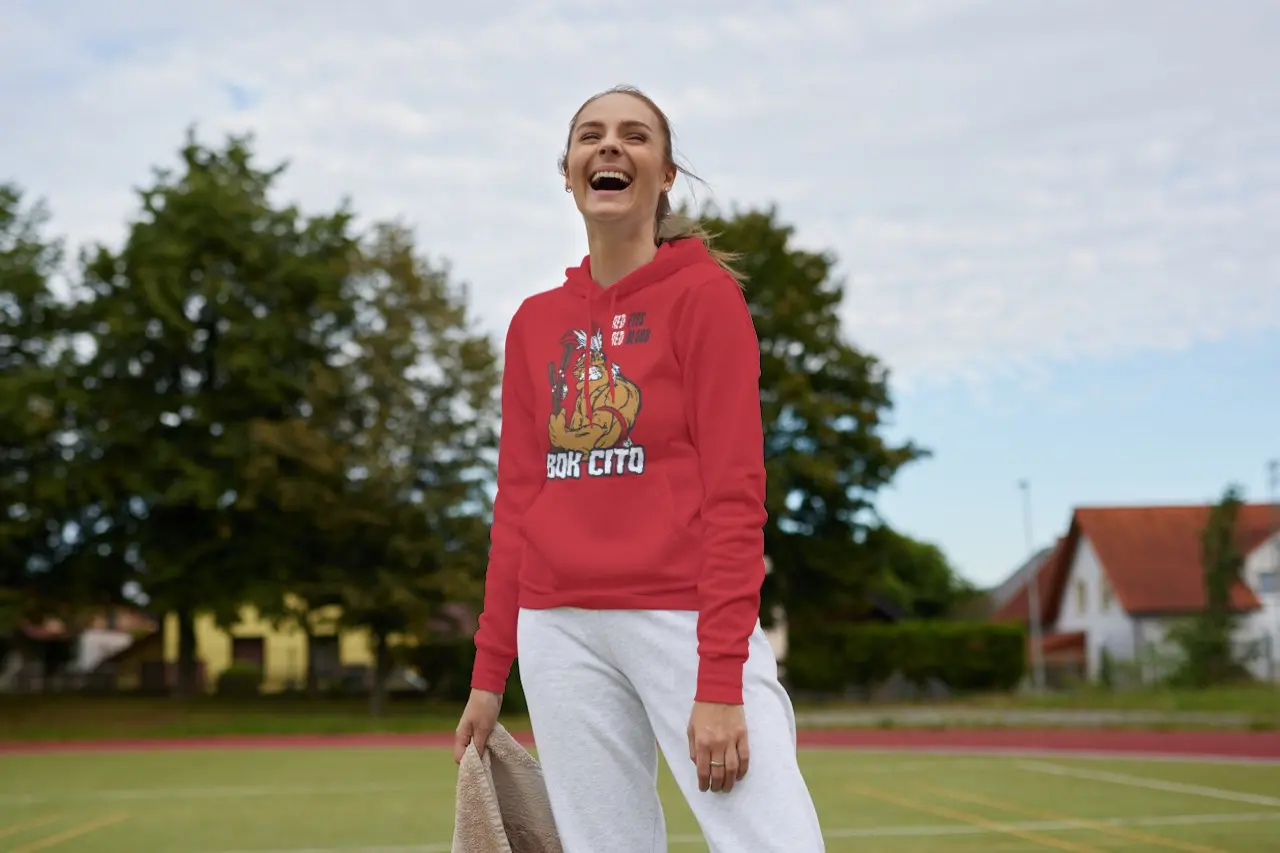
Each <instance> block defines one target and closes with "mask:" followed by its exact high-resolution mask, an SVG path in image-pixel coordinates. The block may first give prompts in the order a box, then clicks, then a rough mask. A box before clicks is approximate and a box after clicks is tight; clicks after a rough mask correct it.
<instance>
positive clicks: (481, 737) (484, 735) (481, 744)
mask: <svg viewBox="0 0 1280 853" xmlns="http://www.w3.org/2000/svg"><path fill="white" fill-rule="evenodd" d="M492 733H493V729H482V728H480V727H479V726H477V727H476V733H475V735H474V736H473V739H474V740H475V744H476V752H478V753H480V755H482V756H483V755H484V748H485V745H486V744H488V743H489V735H491V734H492Z"/></svg>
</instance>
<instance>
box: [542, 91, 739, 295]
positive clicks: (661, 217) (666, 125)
mask: <svg viewBox="0 0 1280 853" xmlns="http://www.w3.org/2000/svg"><path fill="white" fill-rule="evenodd" d="M605 95H630V96H631V97H633V98H635V99H636V100H638V101H640V102H641V103H643V104H644V105H645V106H647V107H648V108H649V109H651V110H652V111H653V114H654V115H655V116H657V117H658V124H659V125H660V126H661V131H662V141H663V153H664V155H665V157H666V160H667V165H668V166H671V167H672V168H674V169H675V170H676V171H677V172H679V173H680V174H682V175H684V176H685V177H687V178H690V179H692V180H695V181H697V182H698V183H700V184H703V185H705V184H706V181H704V180H702V178H699V177H698V176H697V175H695V174H694V173H693V172H692V171H691V170H689V169H688V168H686V167H684V166H682V165H680V164H679V163H677V162H676V160H675V155H674V146H673V145H672V132H671V122H670V120H669V119H668V118H667V115H666V113H664V112H663V111H662V110H661V109H659V107H658V105H657V104H655V103H654V102H653V99H652V98H650V97H649V96H648V95H646V94H645V93H644V92H641V91H640V90H639V89H637V88H636V87H634V86H614V87H613V88H612V89H606V90H605V91H603V92H600V93H598V94H595V95H592V96H591V97H590V98H587V100H586V101H584V102H583V104H582V106H580V107H578V111H577V112H576V113H574V114H573V118H572V119H571V120H570V121H569V138H568V140H566V142H565V146H564V153H563V154H561V155H560V174H561V175H566V174H567V173H568V171H569V146H570V145H572V143H573V128H574V126H575V125H577V123H578V116H580V115H582V111H583V110H584V109H586V108H587V105H588V104H590V103H591V102H592V101H595V100H597V99H599V98H603V97H604V96H605ZM716 236H717V235H715V234H712V233H710V232H708V231H707V230H706V229H705V228H703V227H702V223H701V222H699V221H698V220H697V219H694V218H693V217H690V216H685V215H684V214H683V213H679V212H677V211H675V210H672V209H671V198H670V193H669V192H667V191H665V190H664V191H663V192H662V194H661V195H660V196H658V209H657V211H656V212H655V213H654V217H653V242H654V243H655V244H657V245H659V246H661V245H662V244H663V243H674V242H675V241H677V240H687V239H696V240H701V241H702V243H703V245H705V246H706V247H707V251H708V252H709V253H710V254H711V257H712V258H713V259H715V262H716V263H717V264H719V265H720V267H721V268H722V269H723V270H724V271H725V272H727V273H729V275H731V276H733V279H734V281H736V282H738V284H742V283H743V280H744V278H745V277H744V276H743V274H742V273H740V272H739V271H738V270H737V269H735V268H734V266H733V262H734V261H736V260H737V259H738V257H739V256H738V255H737V254H735V253H733V252H725V251H722V250H720V249H717V248H715V247H714V246H713V245H712V240H713V239H714V238H715V237H716Z"/></svg>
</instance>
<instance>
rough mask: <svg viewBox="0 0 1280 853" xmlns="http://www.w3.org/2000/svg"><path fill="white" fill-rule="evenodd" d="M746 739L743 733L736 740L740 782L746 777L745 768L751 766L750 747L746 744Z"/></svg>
mask: <svg viewBox="0 0 1280 853" xmlns="http://www.w3.org/2000/svg"><path fill="white" fill-rule="evenodd" d="M747 741H748V738H747V735H746V733H745V732H744V733H743V735H742V737H741V738H740V739H739V740H738V748H737V750H736V752H737V753H738V779H739V780H741V779H742V778H743V777H745V776H746V775H747V767H748V766H749V765H750V764H751V746H750V744H749V743H748V742H747Z"/></svg>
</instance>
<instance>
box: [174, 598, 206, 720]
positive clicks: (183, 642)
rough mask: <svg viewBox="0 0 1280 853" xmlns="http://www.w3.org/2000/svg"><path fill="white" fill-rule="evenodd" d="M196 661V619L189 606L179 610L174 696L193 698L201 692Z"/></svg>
mask: <svg viewBox="0 0 1280 853" xmlns="http://www.w3.org/2000/svg"><path fill="white" fill-rule="evenodd" d="M200 687H201V685H200V673H199V670H198V668H197V661H196V619H195V614H194V613H193V612H192V611H191V610H189V609H187V608H185V607H184V608H179V610H178V678H177V682H176V684H175V688H176V689H175V690H174V696H175V697H176V698H178V699H191V698H193V697H194V696H196V695H197V694H198V693H200V692H201V690H200Z"/></svg>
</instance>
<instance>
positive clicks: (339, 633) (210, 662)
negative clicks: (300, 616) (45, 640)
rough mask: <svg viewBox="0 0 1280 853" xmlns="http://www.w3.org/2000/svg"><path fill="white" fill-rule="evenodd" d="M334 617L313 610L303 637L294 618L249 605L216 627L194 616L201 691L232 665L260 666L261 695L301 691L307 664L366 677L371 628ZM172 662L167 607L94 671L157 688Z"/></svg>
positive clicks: (129, 684)
mask: <svg viewBox="0 0 1280 853" xmlns="http://www.w3.org/2000/svg"><path fill="white" fill-rule="evenodd" d="M339 615H340V613H339V611H338V610H337V608H335V607H330V608H324V609H321V610H319V611H317V612H315V613H313V614H312V625H313V631H312V636H311V637H310V639H309V640H308V637H307V635H306V633H304V632H303V630H302V629H301V627H299V626H298V625H297V624H295V623H294V622H293V621H291V620H281V621H280V622H276V621H275V620H271V619H267V618H264V617H263V616H262V615H261V614H260V613H259V612H258V610H257V608H255V607H253V606H252V605H245V606H243V607H241V608H240V611H239V618H238V619H237V621H236V622H235V624H234V625H231V626H230V627H223V626H221V625H219V624H218V623H217V621H216V620H215V619H214V617H213V616H212V615H211V614H208V613H200V614H198V615H197V616H196V619H195V638H196V650H195V657H196V664H197V668H198V670H199V678H200V681H201V683H202V684H203V685H204V689H205V690H206V691H207V692H210V693H212V692H214V691H215V690H216V689H217V685H218V679H219V677H220V676H221V675H222V673H223V672H225V671H226V670H227V669H228V668H230V667H231V666H232V665H233V664H248V665H251V666H253V667H255V668H257V669H258V670H260V671H261V673H262V676H261V682H260V684H259V689H260V690H261V691H262V692H263V693H278V692H281V691H285V690H290V689H301V688H302V687H303V686H305V684H306V679H307V667H308V665H309V664H314V666H315V667H316V675H317V677H318V679H319V680H320V681H321V682H322V683H333V682H338V681H343V680H348V679H351V678H355V679H357V680H363V679H365V678H367V677H368V673H369V672H371V671H372V668H373V644H372V642H371V640H370V637H369V634H368V632H367V631H363V630H358V629H346V628H343V629H339V628H338V617H339ZM177 664H178V617H177V614H175V613H168V614H165V616H164V617H163V619H162V620H161V621H160V623H159V624H158V625H157V627H156V629H155V630H154V631H152V632H150V633H149V634H147V635H145V636H143V637H140V638H139V639H138V640H137V641H136V642H135V643H134V644H133V645H131V646H130V647H129V648H127V649H122V650H120V651H118V652H117V653H116V654H114V655H112V656H111V657H110V658H108V659H107V660H105V661H103V663H102V664H101V665H100V667H99V669H100V670H101V671H110V672H111V673H112V674H113V675H114V678H115V682H116V687H117V688H118V689H121V690H146V691H150V692H156V691H163V690H166V689H168V688H169V687H172V686H173V685H174V683H175V681H176V674H177Z"/></svg>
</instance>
